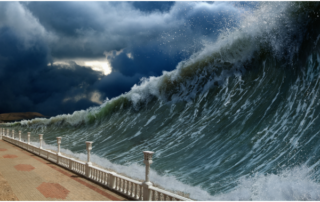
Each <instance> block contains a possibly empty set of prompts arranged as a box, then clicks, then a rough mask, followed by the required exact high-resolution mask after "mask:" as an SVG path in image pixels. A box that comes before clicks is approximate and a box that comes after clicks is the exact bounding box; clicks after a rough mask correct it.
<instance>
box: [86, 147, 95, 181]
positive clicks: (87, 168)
mask: <svg viewBox="0 0 320 202" xmlns="http://www.w3.org/2000/svg"><path fill="white" fill-rule="evenodd" d="M92 143H93V142H90V141H86V146H87V153H88V159H87V163H86V176H87V177H88V178H89V177H90V167H91V165H92V163H91V162H90V151H91V150H92Z"/></svg>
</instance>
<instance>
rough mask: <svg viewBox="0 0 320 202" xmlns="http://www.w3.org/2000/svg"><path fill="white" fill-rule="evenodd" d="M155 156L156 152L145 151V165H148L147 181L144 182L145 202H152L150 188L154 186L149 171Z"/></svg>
mask: <svg viewBox="0 0 320 202" xmlns="http://www.w3.org/2000/svg"><path fill="white" fill-rule="evenodd" d="M153 154H154V152H152V151H144V152H143V155H144V161H143V162H144V164H146V179H145V181H144V182H143V184H142V186H143V200H144V201H151V197H152V195H151V193H152V192H151V191H150V189H149V187H150V186H152V183H151V182H150V179H149V171H150V165H151V164H152V163H153V161H152V155H153Z"/></svg>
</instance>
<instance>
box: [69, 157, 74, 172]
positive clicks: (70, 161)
mask: <svg viewBox="0 0 320 202" xmlns="http://www.w3.org/2000/svg"><path fill="white" fill-rule="evenodd" d="M73 160H74V158H70V160H69V169H70V170H72V167H73Z"/></svg>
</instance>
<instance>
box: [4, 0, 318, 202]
mask: <svg viewBox="0 0 320 202" xmlns="http://www.w3.org/2000/svg"><path fill="white" fill-rule="evenodd" d="M319 8H320V5H319V3H318V2H303V3H302V2H268V3H264V2H261V5H259V6H258V8H257V9H256V10H254V11H253V12H252V13H247V14H246V15H244V16H243V17H242V19H241V20H240V23H239V25H237V26H236V27H233V28H232V29H228V30H226V31H223V32H222V33H221V34H220V36H219V37H218V39H217V41H216V42H215V43H213V44H206V47H205V48H204V49H203V50H202V51H200V52H198V53H195V54H194V55H192V56H191V57H190V58H189V59H188V60H186V61H181V62H180V63H179V65H178V66H177V68H176V69H175V70H174V71H172V72H164V73H163V75H162V76H160V77H150V78H144V79H143V80H142V81H141V83H140V84H139V85H135V86H133V87H132V89H131V91H129V92H128V93H125V94H123V95H120V96H118V97H115V98H113V99H111V100H106V101H105V102H104V103H103V104H102V105H101V106H99V107H95V108H90V109H87V110H82V111H76V112H74V113H73V114H63V115H59V116H56V117H52V118H50V119H39V118H37V119H34V120H29V121H21V122H16V123H11V124H6V125H5V127H7V128H10V129H14V130H16V131H17V130H22V132H23V139H26V136H27V132H31V134H32V138H31V140H32V142H33V144H38V143H37V142H38V134H40V133H42V134H44V141H45V145H44V148H47V149H54V150H55V149H56V146H57V145H56V137H58V136H61V137H62V144H61V147H62V152H64V153H66V154H69V155H73V156H75V157H77V158H79V159H82V160H84V161H85V160H86V150H85V141H93V142H94V143H93V150H92V154H93V156H92V161H93V162H94V163H96V164H98V165H100V166H103V167H105V168H107V169H110V170H115V171H116V172H118V173H122V174H124V175H126V176H129V177H132V178H134V179H138V180H143V179H144V164H143V154H142V151H146V150H149V151H154V152H155V154H154V163H153V164H152V165H151V168H152V169H151V176H150V179H151V181H152V182H153V183H154V184H156V185H157V186H160V187H163V188H165V189H167V190H170V191H177V192H184V193H188V194H189V195H190V198H192V199H195V200H320V171H319V166H320V151H319V150H320V117H319V116H320V98H319V93H320V43H319V38H320V18H319V15H320V12H319V10H320V9H319Z"/></svg>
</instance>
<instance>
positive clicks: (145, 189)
mask: <svg viewBox="0 0 320 202" xmlns="http://www.w3.org/2000/svg"><path fill="white" fill-rule="evenodd" d="M11 134H12V135H11ZM11 134H10V131H9V129H4V128H0V139H3V140H4V141H7V142H10V143H12V144H14V145H17V146H19V147H21V148H23V149H25V150H28V151H30V152H32V153H34V154H36V155H38V156H41V157H42V158H45V159H48V160H49V161H51V162H54V163H56V164H58V165H60V166H63V167H65V168H67V169H69V170H71V171H73V172H75V173H78V174H80V175H83V176H84V177H86V178H89V179H90V180H92V181H95V182H97V183H99V184H101V185H102V186H106V187H108V188H109V189H112V190H114V191H116V192H119V193H121V194H123V195H125V196H127V197H128V198H130V199H134V200H144V201H191V199H189V198H186V197H182V196H180V195H177V194H174V193H171V192H168V191H165V190H163V189H160V188H157V187H154V186H153V185H152V183H151V182H150V181H149V170H150V165H151V164H152V155H153V152H149V151H144V152H143V153H144V163H145V164H146V173H145V174H146V179H145V181H144V182H139V181H137V180H133V179H130V178H128V177H125V176H122V175H119V174H117V173H115V172H110V171H107V170H104V169H102V168H98V167H96V166H93V165H92V163H91V162H90V151H91V150H92V142H86V146H87V153H88V159H87V162H83V161H79V160H75V159H73V158H70V157H67V156H63V155H62V154H61V153H60V144H61V137H57V143H58V151H57V153H55V152H52V151H50V150H45V149H43V148H42V137H43V135H42V134H40V135H39V141H40V146H39V147H36V146H34V145H31V144H30V133H29V132H28V142H23V141H22V140H21V131H19V139H14V130H12V133H11Z"/></svg>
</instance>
